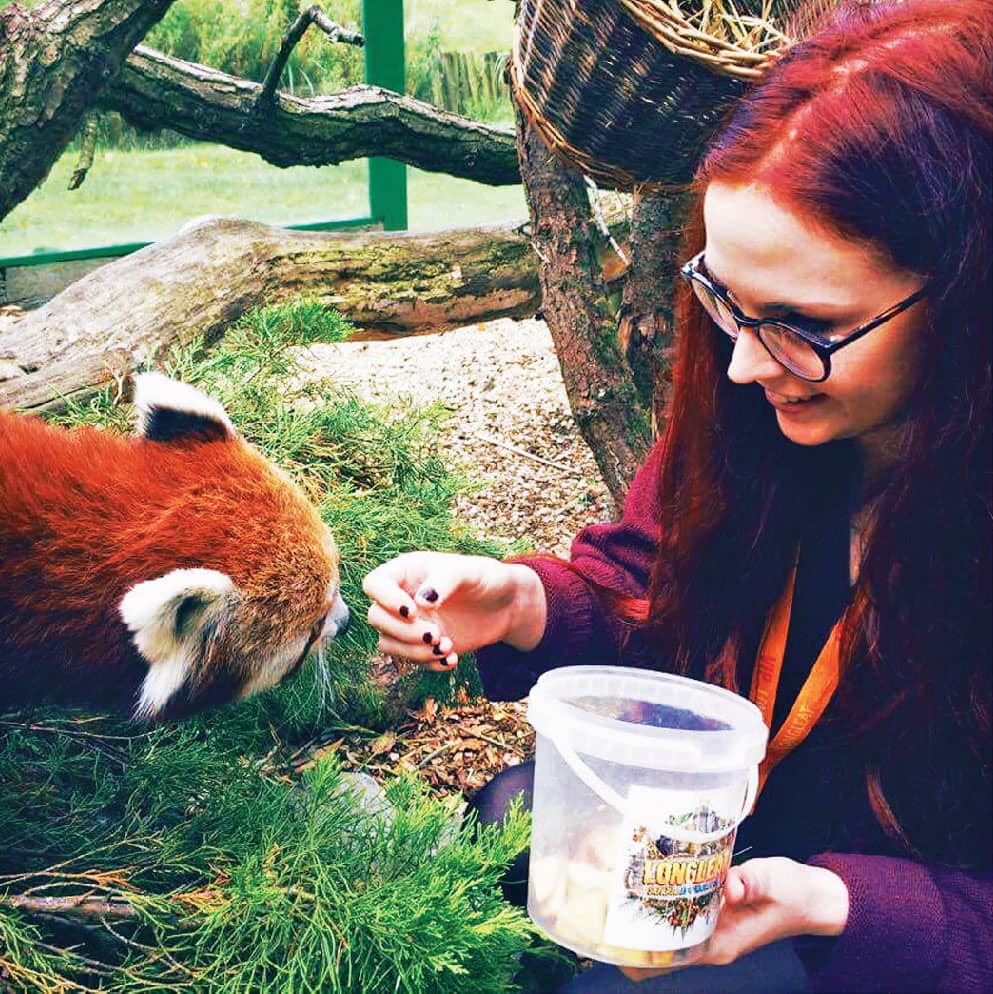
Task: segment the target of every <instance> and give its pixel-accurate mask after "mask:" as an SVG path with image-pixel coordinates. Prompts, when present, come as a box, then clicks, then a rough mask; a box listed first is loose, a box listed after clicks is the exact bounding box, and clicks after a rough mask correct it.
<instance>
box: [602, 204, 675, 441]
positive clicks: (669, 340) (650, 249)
mask: <svg viewBox="0 0 993 994" xmlns="http://www.w3.org/2000/svg"><path fill="white" fill-rule="evenodd" d="M687 206H688V193H687V192H686V191H682V190H672V191H667V192H660V193H647V194H646V193H640V192H636V193H635V197H634V209H633V211H632V215H631V242H630V254H631V265H630V267H629V269H628V273H627V279H626V280H625V282H624V297H623V304H622V307H621V317H620V323H619V325H618V337H619V346H620V350H621V353H622V355H623V356H624V357H625V359H626V360H627V364H628V367H629V368H630V370H631V376H632V380H633V383H634V387H635V389H636V390H637V392H638V397H639V399H640V403H641V406H642V408H643V409H644V410H649V411H651V422H652V434H653V435H655V434H658V432H659V430H660V427H661V423H662V418H663V412H664V410H665V407H666V404H667V402H668V399H669V392H670V387H671V385H672V376H671V373H672V370H671V365H672V363H671V357H672V352H673V350H674V345H675V343H674V340H673V313H672V308H673V291H674V289H675V282H676V279H677V278H678V277H677V273H678V269H679V261H680V257H679V251H680V247H681V238H682V225H683V221H684V220H685V217H686V209H687Z"/></svg>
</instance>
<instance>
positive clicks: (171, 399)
mask: <svg viewBox="0 0 993 994" xmlns="http://www.w3.org/2000/svg"><path fill="white" fill-rule="evenodd" d="M134 383H135V387H134V406H135V410H136V411H137V412H138V434H139V435H141V436H142V437H143V438H147V439H148V440H149V441H152V442H176V441H191V442H224V441H227V440H228V439H231V438H234V437H235V434H236V433H235V430H234V425H232V424H231V420H230V418H228V416H227V414H225V412H224V408H223V407H221V405H220V404H218V403H217V401H216V400H212V399H211V398H210V397H208V396H207V395H206V394H205V393H203V392H201V391H200V390H197V388H196V387H191V386H190V385H189V384H188V383H180V382H179V381H178V380H170V379H169V377H168V376H163V375H162V374H161V373H141V374H140V375H138V376H136V377H135V378H134Z"/></svg>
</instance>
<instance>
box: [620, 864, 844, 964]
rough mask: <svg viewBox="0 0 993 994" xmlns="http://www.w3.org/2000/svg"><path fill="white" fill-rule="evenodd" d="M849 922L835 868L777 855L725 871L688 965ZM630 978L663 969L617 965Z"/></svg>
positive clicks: (834, 930) (724, 960)
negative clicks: (705, 935) (711, 920)
mask: <svg viewBox="0 0 993 994" xmlns="http://www.w3.org/2000/svg"><path fill="white" fill-rule="evenodd" d="M847 922H848V888H847V887H846V886H845V882H844V881H843V880H842V879H841V877H839V876H838V875H837V874H836V873H832V872H831V871H830V870H825V869H824V868H823V867H820V866H807V865H806V863H797V862H795V861H794V860H792V859H784V858H782V857H779V856H776V857H772V858H768V859H752V860H749V861H748V862H747V863H742V864H741V865H740V866H732V867H731V869H730V870H728V875H727V881H726V882H725V885H724V906H723V907H722V908H721V913H720V917H719V918H718V919H717V927H716V928H715V929H714V934H713V935H712V936H711V939H710V944H709V945H708V946H707V951H706V952H705V953H704V955H703V956H702V957H701V958H700V959H698V960H694V961H693V963H692V964H689V965H691V966H699V965H701V964H704V963H709V964H711V965H714V966H724V965H726V964H728V963H733V962H734V961H735V960H736V959H738V957H740V956H744V955H745V954H746V953H750V952H751V951H752V950H753V949H758V947H759V946H764V945H767V944H768V943H770V942H775V941H776V940H777V939H785V938H788V937H789V936H793V935H840V934H841V932H842V931H844V928H845V925H846V924H847ZM620 969H621V971H622V972H623V973H624V975H625V976H626V977H628V978H629V979H630V980H647V979H648V978H649V977H656V976H658V975H659V974H662V973H667V972H669V971H667V970H643V969H640V968H634V967H620Z"/></svg>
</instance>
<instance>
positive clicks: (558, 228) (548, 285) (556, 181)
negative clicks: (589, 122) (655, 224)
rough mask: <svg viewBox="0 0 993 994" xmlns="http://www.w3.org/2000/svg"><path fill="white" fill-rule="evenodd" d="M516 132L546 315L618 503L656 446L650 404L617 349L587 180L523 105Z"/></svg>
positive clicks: (569, 391)
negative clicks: (542, 134)
mask: <svg viewBox="0 0 993 994" xmlns="http://www.w3.org/2000/svg"><path fill="white" fill-rule="evenodd" d="M517 135H518V155H519V159H520V164H521V175H522V177H523V179H524V189H525V191H526V193H527V198H528V206H529V208H530V211H531V225H532V243H533V245H534V250H535V253H536V254H537V256H538V259H539V265H538V275H539V282H540V285H541V294H542V314H543V315H544V318H545V321H546V322H547V323H548V327H549V330H550V332H551V334H552V339H553V341H554V342H555V351H556V353H557V355H558V359H559V367H560V368H561V370H562V379H563V382H564V384H565V391H566V395H567V396H568V398H569V406H570V407H571V408H572V413H573V416H574V417H575V419H576V424H577V426H578V428H579V431H580V434H581V435H582V436H583V438H584V439H585V441H586V443H587V444H588V445H589V447H590V449H591V451H592V453H593V457H594V459H595V460H596V463H597V466H598V467H599V469H600V472H601V474H602V475H603V478H604V482H605V483H606V484H607V487H608V489H609V490H610V492H611V495H612V496H613V498H614V500H615V502H617V503H618V504H619V503H620V502H621V500H622V499H623V496H624V494H625V493H626V491H627V487H628V484H629V483H630V481H631V477H632V476H633V475H634V472H635V470H636V469H637V468H638V466H639V465H640V464H641V462H642V460H643V458H644V456H645V454H646V452H647V450H648V447H649V445H650V443H651V418H650V408H646V407H645V405H644V403H643V401H642V399H641V398H640V397H639V395H638V393H637V391H636V390H635V388H634V384H633V378H632V372H631V369H630V367H629V365H628V361H627V358H626V357H625V355H624V354H623V353H622V351H621V350H620V348H619V347H618V339H617V315H616V314H615V313H614V308H613V306H612V305H611V302H610V300H609V298H608V294H607V286H606V283H605V281H604V278H603V271H602V268H601V265H600V262H599V259H598V251H599V241H600V238H601V236H600V235H599V234H598V232H597V231H596V229H595V227H594V226H593V224H592V223H591V221H590V206H589V200H588V197H587V192H586V184H585V182H584V180H583V177H582V176H581V175H580V173H579V172H578V171H576V170H575V169H572V168H570V167H567V166H564V165H562V164H561V163H560V162H559V161H558V160H557V159H555V158H554V157H553V156H552V155H551V153H550V152H549V151H548V150H547V149H546V148H545V146H544V145H543V144H542V143H541V141H540V139H539V138H538V137H537V135H536V134H535V132H534V129H533V128H532V127H531V125H530V124H529V123H528V121H527V120H526V119H525V118H524V116H523V115H522V114H521V112H520V111H519V110H518V112H517Z"/></svg>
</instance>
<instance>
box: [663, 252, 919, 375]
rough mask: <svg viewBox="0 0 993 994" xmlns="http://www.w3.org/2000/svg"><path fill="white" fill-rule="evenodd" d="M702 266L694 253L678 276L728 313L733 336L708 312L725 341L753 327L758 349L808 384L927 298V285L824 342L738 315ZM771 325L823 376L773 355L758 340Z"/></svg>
mask: <svg viewBox="0 0 993 994" xmlns="http://www.w3.org/2000/svg"><path fill="white" fill-rule="evenodd" d="M703 265H705V263H704V258H703V252H698V253H697V254H696V255H695V256H693V258H692V259H690V260H689V262H686V263H684V264H683V266H682V267H681V268H680V270H679V273H680V275H681V276H682V277H683V278H684V279H686V280H688V281H689V282H690V283H691V284H693V283H699V284H700V286H702V287H703V288H704V289H705V290H706V291H707V292H708V293H709V294H711V295H712V296H714V297H716V298H717V299H718V300H719V301H720V302H721V303H722V304H723V305H724V306H725V307H726V308H727V309H728V312H729V313H730V315H731V317H732V318H733V319H734V322H735V324H736V325H737V333H736V334H731V332H730V331H728V330H727V329H726V328H724V327H722V326H721V325H720V323H719V322H717V321H715V320H714V318H713V317H711V315H710V314H709V313H708V315H707V316H708V317H710V319H711V321H714V324H716V325H717V327H718V328H720V330H721V331H723V332H724V333H725V334H726V335H727V336H728V338H730V339H731V340H732V341H736V340H737V338H738V334H740V333H741V329H742V328H753V329H754V330H755V337H756V338H758V340H759V341H760V342H761V343H762V347H763V348H764V349H765V350H766V352H768V353H769V355H771V356H772V358H773V359H775V360H776V362H778V363H779V364H780V365H781V366H785V367H786V369H788V370H789V371H790V372H791V373H792V374H793V375H794V376H797V377H799V378H800V379H801V380H806V381H807V382H808V383H823V382H824V381H825V380H826V379H827V378H828V377H829V376H830V375H831V356H832V355H834V353H835V352H837V351H838V350H839V349H843V348H844V347H845V346H846V345H851V344H852V342H857V341H858V340H859V339H860V338H862V337H863V336H864V335H868V334H869V332H870V331H873V330H874V329H875V328H878V327H879V326H880V325H881V324H885V323H886V322H887V321H889V320H890V319H891V318H895V317H896V316H897V315H898V314H902V313H903V312H904V311H905V310H907V308H909V307H913V306H914V304H916V303H917V302H918V301H919V300H922V299H923V298H924V297H926V296H927V292H928V286H927V284H925V285H924V286H922V287H921V288H920V289H919V290H915V291H914V292H913V293H912V294H911V295H910V296H909V297H904V299H903V300H901V301H900V302H899V303H896V304H894V305H893V306H892V307H888V308H887V309H886V310H885V311H883V312H882V313H881V314H877V315H876V316H875V317H874V318H871V319H870V320H869V321H866V322H865V323H864V324H860V325H859V326H858V327H857V328H854V329H853V330H852V331H850V332H849V333H848V334H847V335H845V336H844V338H840V339H837V340H836V341H830V340H828V339H825V338H824V337H823V336H821V335H818V334H817V333H816V332H813V331H808V330H806V329H804V328H798V327H796V325H792V324H789V322H787V321H780V320H779V319H777V318H750V317H748V316H746V315H745V314H742V313H741V311H740V310H739V309H738V305H737V304H735V303H734V301H732V300H731V299H730V297H729V296H728V292H727V290H726V289H725V288H724V287H722V286H721V285H720V284H719V283H715V282H714V281H713V280H712V279H711V278H710V277H709V276H708V275H707V274H706V273H705V272H703V271H702V270H701V266H703ZM763 325H772V326H773V327H775V328H779V329H780V330H781V331H784V332H786V333H787V334H789V335H794V336H796V337H797V338H799V339H800V340H801V341H803V342H805V343H806V344H807V345H809V346H810V347H811V349H813V351H814V353H815V354H816V355H817V357H818V358H819V359H820V360H821V365H822V366H823V368H824V375H823V376H818V377H811V376H807V375H806V374H805V373H801V372H798V371H797V370H796V369H794V368H793V367H792V366H791V365H790V364H789V363H787V362H784V361H783V360H782V359H781V358H780V357H779V356H777V355H776V353H775V352H773V351H772V349H771V348H769V346H768V344H767V343H766V341H765V339H763V337H762V326H763Z"/></svg>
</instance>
